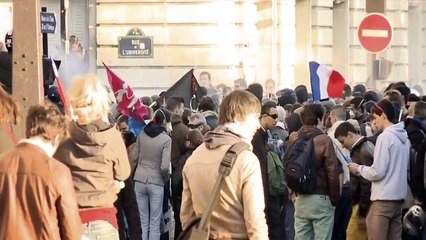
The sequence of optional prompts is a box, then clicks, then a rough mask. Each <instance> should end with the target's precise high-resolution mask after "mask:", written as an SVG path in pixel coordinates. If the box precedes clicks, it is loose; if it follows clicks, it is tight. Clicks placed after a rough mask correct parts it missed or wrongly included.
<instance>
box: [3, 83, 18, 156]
mask: <svg viewBox="0 0 426 240" xmlns="http://www.w3.org/2000/svg"><path fill="white" fill-rule="evenodd" d="M20 111H21V107H20V106H19V103H18V101H17V100H15V99H14V98H13V97H12V96H11V95H9V93H7V92H6V91H5V90H4V89H3V88H2V86H1V84H0V124H1V126H0V139H1V144H0V154H1V153H3V152H6V151H8V150H10V149H12V148H13V146H14V145H15V143H16V141H17V139H16V137H15V135H14V134H13V130H14V125H16V124H18V123H19V122H20V121H21V114H20Z"/></svg>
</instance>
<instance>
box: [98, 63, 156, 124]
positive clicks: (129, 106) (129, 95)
mask: <svg viewBox="0 0 426 240" xmlns="http://www.w3.org/2000/svg"><path fill="white" fill-rule="evenodd" d="M102 64H103V65H104V66H105V69H106V73H107V76H108V82H109V85H110V86H111V89H112V91H113V92H114V97H115V99H116V100H117V106H118V109H119V110H120V112H121V113H122V114H123V115H126V116H129V117H132V118H134V119H136V120H138V121H141V122H143V121H144V119H143V117H144V116H145V115H147V114H148V109H146V107H145V105H143V103H142V101H141V100H140V99H139V98H138V97H137V96H136V94H135V93H134V92H133V90H132V88H131V87H130V85H129V84H128V83H126V82H125V81H123V80H122V79H121V78H120V77H119V76H117V75H116V74H115V73H114V72H113V71H111V69H110V68H109V67H107V65H105V63H102Z"/></svg>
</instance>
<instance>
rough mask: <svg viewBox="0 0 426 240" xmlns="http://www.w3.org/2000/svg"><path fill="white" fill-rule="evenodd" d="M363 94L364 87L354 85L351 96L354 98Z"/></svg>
mask: <svg viewBox="0 0 426 240" xmlns="http://www.w3.org/2000/svg"><path fill="white" fill-rule="evenodd" d="M364 93H365V86H364V85H362V84H357V85H355V87H354V90H353V91H352V95H353V96H354V97H356V96H362V95H363V94H364Z"/></svg>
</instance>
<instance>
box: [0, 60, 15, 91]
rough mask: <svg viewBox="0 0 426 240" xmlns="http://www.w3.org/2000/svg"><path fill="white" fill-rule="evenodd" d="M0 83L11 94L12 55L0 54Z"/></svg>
mask: <svg viewBox="0 0 426 240" xmlns="http://www.w3.org/2000/svg"><path fill="white" fill-rule="evenodd" d="M0 82H1V83H2V84H3V85H4V89H5V90H6V91H7V92H8V93H10V94H12V54H9V53H7V52H0Z"/></svg>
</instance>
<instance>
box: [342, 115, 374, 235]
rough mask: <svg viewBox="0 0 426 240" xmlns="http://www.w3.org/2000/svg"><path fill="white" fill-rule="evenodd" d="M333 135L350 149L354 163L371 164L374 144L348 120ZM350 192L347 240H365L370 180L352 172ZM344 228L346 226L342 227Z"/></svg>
mask: <svg viewBox="0 0 426 240" xmlns="http://www.w3.org/2000/svg"><path fill="white" fill-rule="evenodd" d="M334 137H335V138H336V139H338V141H339V142H340V143H341V144H342V146H343V147H344V148H346V149H347V150H350V151H351V159H352V161H353V162H354V163H357V164H360V165H365V166H371V165H372V164H373V154H374V145H373V143H371V142H370V141H368V139H367V138H366V137H364V136H361V135H360V133H359V131H358V130H356V128H355V127H354V126H353V125H352V124H351V123H350V122H349V121H346V122H343V123H341V124H340V125H339V126H338V127H337V128H336V131H335V132H334ZM350 187H351V192H352V196H353V197H352V206H353V208H352V215H351V218H350V221H349V225H348V227H347V238H346V239H348V240H367V239H368V238H367V226H366V222H365V221H366V220H365V219H366V217H367V213H368V209H369V207H370V195H371V182H370V181H368V180H366V179H364V178H362V177H361V176H359V175H355V174H352V175H351V182H350ZM344 229H345V230H346V228H344Z"/></svg>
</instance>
